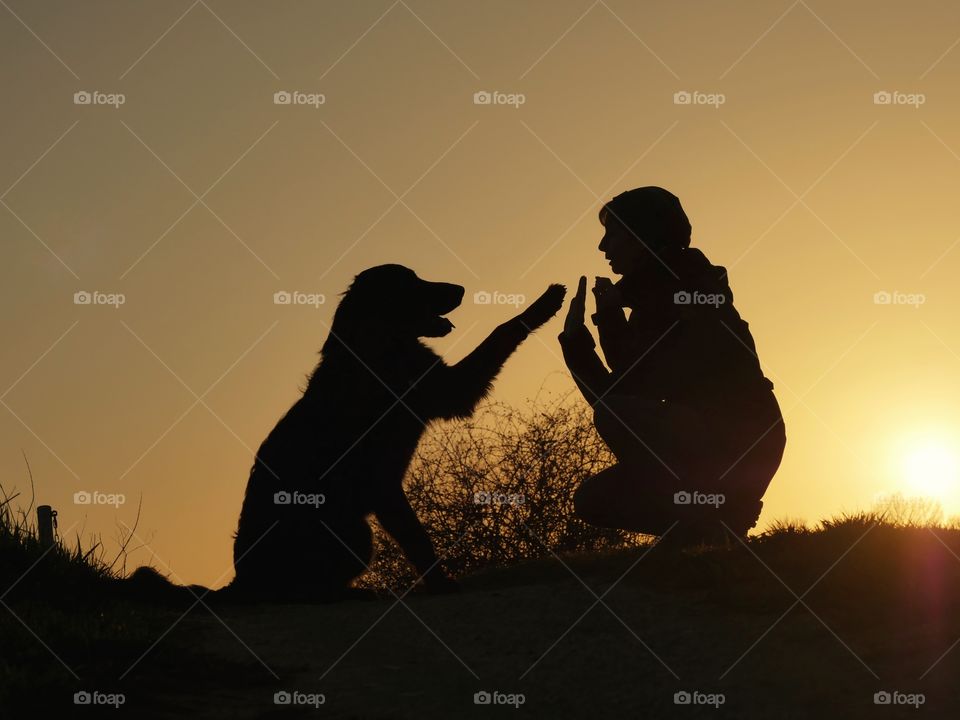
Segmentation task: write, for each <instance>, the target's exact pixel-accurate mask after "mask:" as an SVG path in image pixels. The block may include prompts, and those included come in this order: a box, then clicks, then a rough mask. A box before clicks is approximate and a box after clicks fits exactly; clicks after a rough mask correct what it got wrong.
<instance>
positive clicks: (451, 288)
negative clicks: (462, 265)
mask: <svg viewBox="0 0 960 720" xmlns="http://www.w3.org/2000/svg"><path fill="white" fill-rule="evenodd" d="M434 286H435V288H436V290H437V298H438V300H439V305H440V309H439V314H440V315H445V314H446V313H448V312H450V311H451V310H453V309H454V308H457V307H459V306H460V303H461V302H463V294H464V293H465V292H466V290H464V288H463V286H462V285H454V284H453V283H434Z"/></svg>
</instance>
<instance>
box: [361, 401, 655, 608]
mask: <svg viewBox="0 0 960 720" xmlns="http://www.w3.org/2000/svg"><path fill="white" fill-rule="evenodd" d="M614 462H615V459H614V457H613V455H612V454H611V453H610V451H609V449H608V448H607V446H606V444H605V443H604V442H603V440H601V439H600V437H599V436H598V435H597V433H596V430H595V429H594V427H593V416H592V412H591V411H590V409H589V407H588V406H587V405H586V404H585V403H583V402H579V401H577V402H574V401H571V400H570V395H569V394H568V395H562V396H552V397H550V396H547V397H544V396H542V395H541V396H538V397H537V398H535V399H534V400H532V401H530V402H529V403H528V404H527V406H526V407H522V408H515V407H512V406H509V405H505V404H502V403H488V404H486V405H484V406H483V407H482V408H481V409H480V410H478V412H477V413H476V415H475V416H474V417H473V418H471V419H470V420H466V421H458V422H447V423H441V424H438V425H436V426H433V427H431V428H430V430H429V431H428V433H427V435H426V436H425V437H424V439H423V441H422V442H421V443H420V447H419V448H418V450H417V455H416V456H415V458H414V461H413V462H412V463H411V467H410V471H409V472H408V476H407V479H406V485H405V486H406V491H407V497H408V498H409V499H410V503H411V505H412V506H413V508H414V510H415V511H416V513H417V515H418V516H419V517H420V519H421V520H422V521H423V524H424V525H425V526H426V528H427V529H428V532H429V533H430V535H431V537H432V538H433V541H434V543H435V545H436V546H437V549H438V554H441V555H442V558H443V560H442V561H443V563H444V565H445V566H446V567H447V568H448V569H449V570H450V571H451V572H452V573H453V574H454V575H457V576H459V575H464V574H467V573H470V572H474V571H476V570H479V569H481V568H487V567H495V566H502V565H508V564H511V563H515V562H519V561H521V560H529V559H533V558H539V557H544V556H547V555H550V554H552V553H561V552H570V551H594V550H599V549H609V548H616V547H622V546H625V545H631V544H637V543H638V542H641V541H642V540H643V536H640V535H636V534H632V533H628V532H625V531H621V530H608V529H602V528H596V527H592V526H590V525H586V524H585V523H583V522H581V521H580V520H578V519H577V518H576V517H575V516H574V514H573V506H572V497H573V493H574V491H575V490H576V489H577V488H578V487H579V486H580V483H581V482H582V481H583V480H584V479H585V478H587V477H589V476H591V475H593V474H595V473H597V472H598V471H600V470H602V469H604V468H606V467H609V466H610V465H612V464H613V463H614ZM375 533H376V539H377V545H378V552H377V557H376V559H375V560H374V562H373V564H372V565H371V568H370V569H371V571H372V572H371V573H369V574H367V575H365V576H364V577H363V578H361V580H360V584H361V585H362V586H365V587H374V588H377V587H379V588H384V587H390V588H395V589H400V588H403V589H406V588H407V587H409V586H410V584H411V583H412V582H413V581H414V580H416V573H415V571H414V570H413V568H412V567H410V566H409V565H408V563H407V562H406V561H405V560H404V559H403V557H402V555H401V553H400V552H399V550H398V549H397V548H396V546H395V545H394V544H393V543H392V542H391V541H390V540H389V539H388V538H387V537H386V536H385V534H384V533H383V531H382V530H381V529H380V528H379V527H377V526H376V525H375Z"/></svg>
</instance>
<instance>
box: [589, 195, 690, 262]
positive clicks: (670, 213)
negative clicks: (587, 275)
mask: <svg viewBox="0 0 960 720" xmlns="http://www.w3.org/2000/svg"><path fill="white" fill-rule="evenodd" d="M600 224H601V225H603V227H604V234H603V238H602V239H601V240H600V246H599V249H600V252H602V253H603V254H604V256H605V257H606V258H607V261H608V262H609V263H610V269H611V270H613V272H615V273H616V274H618V275H634V274H637V273H641V272H643V271H644V270H646V269H648V268H653V267H655V266H659V267H662V266H663V262H664V261H665V260H666V259H667V258H668V257H669V255H670V254H671V253H673V252H676V251H679V250H683V249H685V248H687V247H689V245H690V221H689V220H688V219H687V214H686V213H685V212H684V211H683V207H682V206H681V205H680V200H679V199H678V198H677V196H676V195H674V194H673V193H671V192H668V191H667V190H664V189H663V188H661V187H656V186H652V185H651V186H648V187H641V188H635V189H633V190H627V191H626V192H624V193H620V194H619V195H617V196H616V197H615V198H613V199H612V200H610V201H608V202H607V203H606V204H605V205H604V206H603V207H602V208H600ZM658 258H659V259H658Z"/></svg>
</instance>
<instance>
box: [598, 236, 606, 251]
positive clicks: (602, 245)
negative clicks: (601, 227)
mask: <svg viewBox="0 0 960 720" xmlns="http://www.w3.org/2000/svg"><path fill="white" fill-rule="evenodd" d="M606 240H607V235H606V233H604V235H603V237H601V238H600V244H599V245H597V250H599V251H600V252H606V251H607V243H606Z"/></svg>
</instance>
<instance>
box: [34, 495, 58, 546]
mask: <svg viewBox="0 0 960 720" xmlns="http://www.w3.org/2000/svg"><path fill="white" fill-rule="evenodd" d="M56 527H57V511H56V510H54V509H53V508H52V507H50V506H49V505H38V506H37V534H38V536H39V538H40V547H42V548H43V549H44V550H46V549H47V548H50V547H53V543H54V539H53V538H54V528H56Z"/></svg>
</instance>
